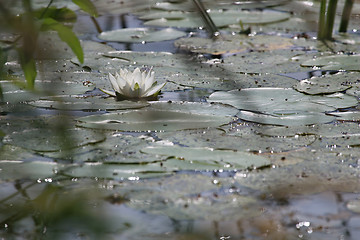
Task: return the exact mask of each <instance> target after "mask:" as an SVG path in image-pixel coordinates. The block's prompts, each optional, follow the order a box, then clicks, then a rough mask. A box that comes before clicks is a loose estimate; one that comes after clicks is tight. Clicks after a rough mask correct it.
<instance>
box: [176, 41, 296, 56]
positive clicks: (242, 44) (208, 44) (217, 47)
mask: <svg viewBox="0 0 360 240" xmlns="http://www.w3.org/2000/svg"><path fill="white" fill-rule="evenodd" d="M174 44H175V46H177V47H179V48H182V49H186V50H189V51H191V52H196V53H208V54H213V55H221V54H234V53H239V52H245V51H248V50H250V49H251V50H252V51H261V52H263V51H272V50H276V49H289V48H290V47H292V46H293V45H294V40H292V39H289V38H284V37H279V36H267V35H255V36H251V37H249V36H245V35H225V36H223V37H221V38H219V39H216V40H215V41H214V40H213V39H208V38H199V37H191V38H181V39H179V40H176V41H175V43H174ZM286 60H288V59H286ZM242 61H243V59H242Z"/></svg>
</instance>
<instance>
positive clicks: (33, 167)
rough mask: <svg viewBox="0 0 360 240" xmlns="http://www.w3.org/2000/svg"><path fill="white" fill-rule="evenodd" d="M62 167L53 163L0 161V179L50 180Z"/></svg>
mask: <svg viewBox="0 0 360 240" xmlns="http://www.w3.org/2000/svg"><path fill="white" fill-rule="evenodd" d="M63 167H64V166H63V165H60V164H57V163H53V162H38V161H33V162H22V161H0V173H1V174H0V179H1V180H3V181H5V180H6V181H14V180H24V179H26V180H40V181H42V180H44V179H50V180H52V177H54V175H55V173H56V172H58V171H59V170H60V169H61V168H63Z"/></svg>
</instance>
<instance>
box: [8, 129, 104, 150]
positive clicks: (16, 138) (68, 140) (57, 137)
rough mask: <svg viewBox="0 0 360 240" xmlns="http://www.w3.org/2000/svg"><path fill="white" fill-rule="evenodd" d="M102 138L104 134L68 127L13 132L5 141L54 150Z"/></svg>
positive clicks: (26, 147)
mask: <svg viewBox="0 0 360 240" xmlns="http://www.w3.org/2000/svg"><path fill="white" fill-rule="evenodd" d="M63 134H64V135H63ZM24 139H26V141H24ZM104 140H105V136H104V135H103V134H101V133H97V132H93V131H89V130H87V129H70V130H67V131H66V132H64V133H62V132H59V131H56V130H55V129H50V128H42V129H28V130H24V131H20V132H15V133H13V134H11V135H9V136H8V138H7V141H6V142H7V143H8V144H12V145H16V146H20V147H22V148H25V149H31V150H33V151H39V152H54V151H61V150H69V149H71V148H75V147H80V146H84V145H87V144H93V143H96V142H100V141H104Z"/></svg>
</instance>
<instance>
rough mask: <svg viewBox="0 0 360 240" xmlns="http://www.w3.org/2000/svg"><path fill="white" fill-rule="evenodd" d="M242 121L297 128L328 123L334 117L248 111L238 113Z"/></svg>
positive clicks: (312, 113)
mask: <svg viewBox="0 0 360 240" xmlns="http://www.w3.org/2000/svg"><path fill="white" fill-rule="evenodd" d="M236 116H237V117H239V118H240V119H242V120H245V121H249V122H256V123H262V124H270V125H281V126H298V125H311V124H318V123H329V122H332V121H334V120H335V117H332V116H328V115H325V114H321V113H316V112H315V113H314V112H298V111H293V112H287V113H286V114H284V115H283V114H278V115H270V114H263V113H255V112H250V111H244V110H242V111H240V112H239V113H238V114H237V115H236Z"/></svg>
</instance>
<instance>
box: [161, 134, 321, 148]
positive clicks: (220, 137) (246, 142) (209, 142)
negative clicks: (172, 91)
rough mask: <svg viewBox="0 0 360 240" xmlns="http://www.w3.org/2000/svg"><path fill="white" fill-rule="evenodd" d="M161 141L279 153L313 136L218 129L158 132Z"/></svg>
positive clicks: (300, 145) (303, 142)
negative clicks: (282, 135) (243, 132)
mask: <svg viewBox="0 0 360 240" xmlns="http://www.w3.org/2000/svg"><path fill="white" fill-rule="evenodd" d="M157 136H158V137H159V138H160V139H162V140H163V141H168V142H172V143H176V144H179V145H181V146H187V147H195V148H197V147H200V148H213V149H227V150H233V151H242V152H255V153H279V152H284V151H291V150H294V149H300V148H303V147H306V146H308V145H310V144H312V143H313V142H314V141H315V139H316V137H315V136H296V137H288V138H281V137H264V136H259V135H255V134H247V135H240V134H238V132H234V133H229V134H225V133H224V132H222V131H220V130H218V129H206V130H203V129H201V130H186V131H178V132H159V133H157Z"/></svg>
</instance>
